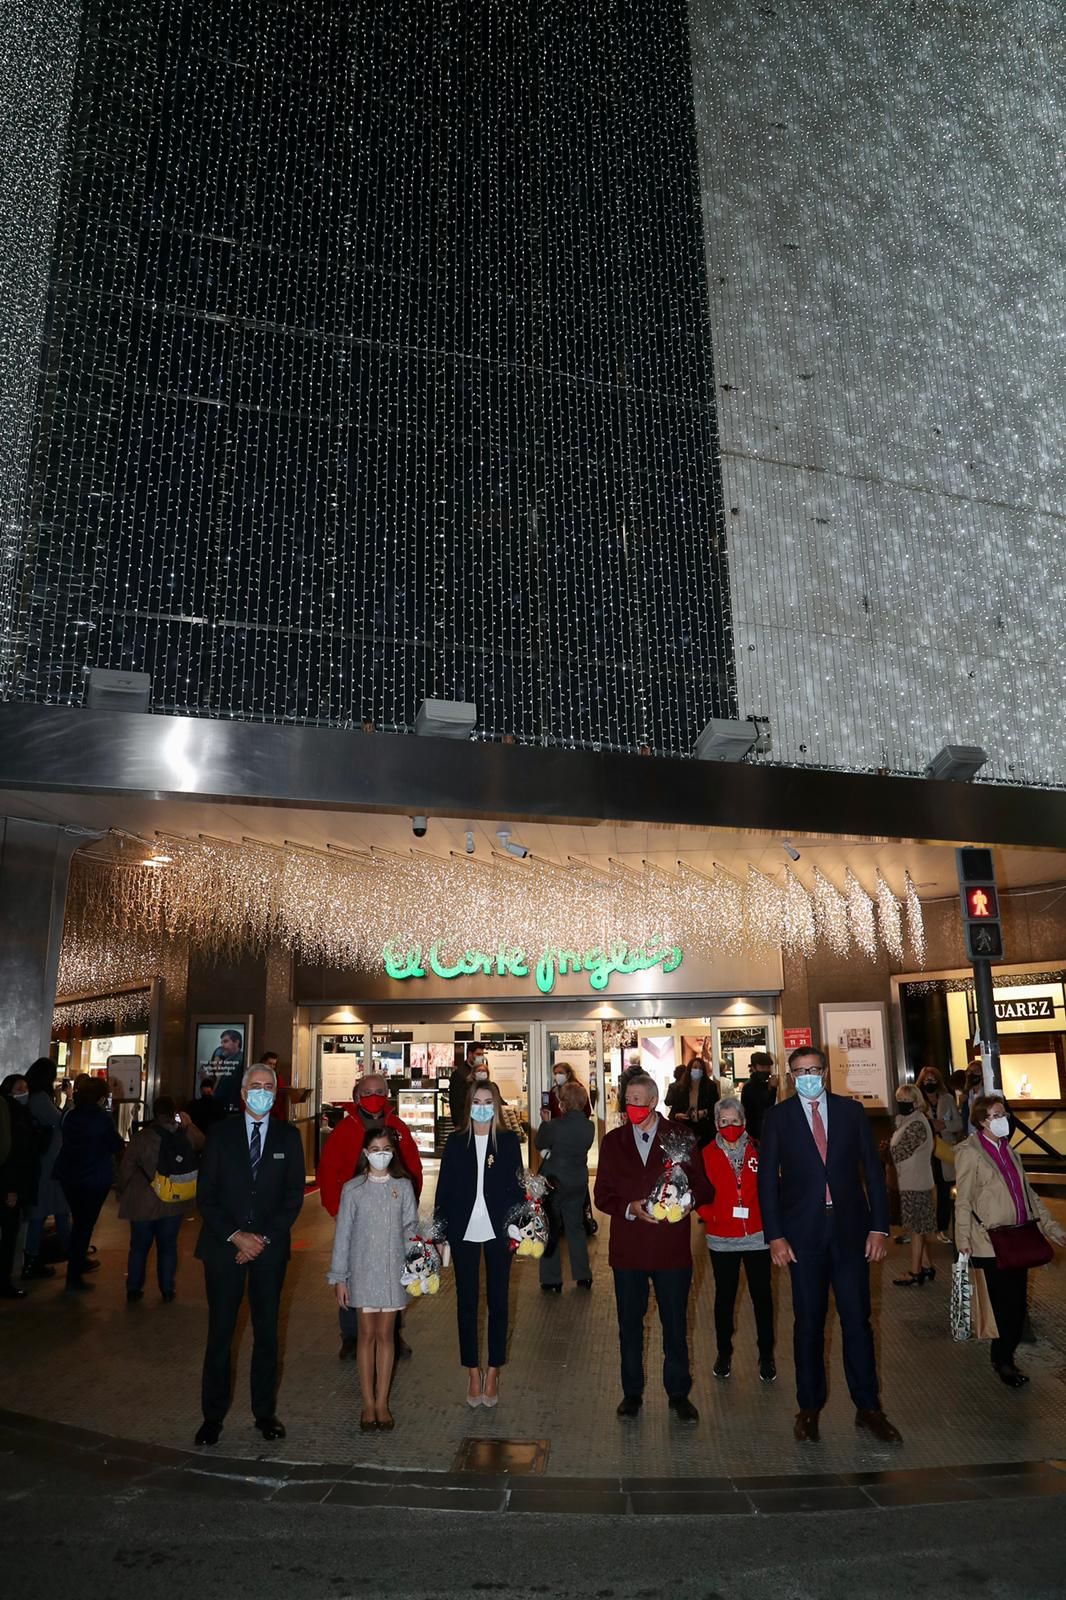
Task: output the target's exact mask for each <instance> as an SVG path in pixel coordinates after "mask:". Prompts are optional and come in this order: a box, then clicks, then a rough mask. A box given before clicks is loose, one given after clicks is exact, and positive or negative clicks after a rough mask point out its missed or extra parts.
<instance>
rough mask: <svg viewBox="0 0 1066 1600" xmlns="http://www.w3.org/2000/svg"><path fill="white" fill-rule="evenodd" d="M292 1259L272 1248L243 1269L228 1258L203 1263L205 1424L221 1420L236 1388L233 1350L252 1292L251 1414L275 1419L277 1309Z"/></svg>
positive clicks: (250, 1303) (203, 1387) (202, 1401)
mask: <svg viewBox="0 0 1066 1600" xmlns="http://www.w3.org/2000/svg"><path fill="white" fill-rule="evenodd" d="M287 1266H288V1261H287V1260H286V1259H285V1257H284V1256H282V1255H280V1254H271V1253H270V1251H269V1250H267V1251H264V1253H263V1254H262V1255H261V1256H260V1257H259V1259H258V1260H257V1261H251V1262H248V1263H247V1265H245V1266H243V1267H239V1266H238V1265H237V1263H236V1261H235V1260H228V1259H226V1258H222V1259H218V1260H211V1261H205V1262H204V1285H205V1287H206V1289H207V1350H206V1352H205V1354H204V1371H203V1383H202V1390H201V1405H202V1408H203V1414H204V1419H205V1421H207V1422H221V1421H222V1419H223V1417H224V1416H225V1415H226V1412H227V1411H228V1410H229V1406H230V1398H231V1391H232V1387H233V1363H232V1346H233V1334H234V1330H235V1329H236V1326H237V1315H238V1313H239V1311H240V1309H241V1301H242V1300H243V1299H244V1290H245V1285H247V1288H248V1307H249V1310H250V1311H251V1314H252V1385H251V1387H252V1415H253V1417H256V1418H259V1417H272V1416H273V1415H274V1409H275V1406H276V1403H277V1388H278V1309H279V1307H280V1305H281V1289H282V1285H283V1284H284V1282H285V1269H286V1267H287Z"/></svg>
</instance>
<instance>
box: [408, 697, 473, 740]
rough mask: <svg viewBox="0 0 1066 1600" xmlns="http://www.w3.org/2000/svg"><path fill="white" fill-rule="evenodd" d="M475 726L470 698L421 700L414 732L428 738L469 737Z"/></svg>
mask: <svg viewBox="0 0 1066 1600" xmlns="http://www.w3.org/2000/svg"><path fill="white" fill-rule="evenodd" d="M476 727H477V706H476V705H474V703H473V701H471V700H423V702H422V704H421V705H420V706H419V708H418V715H417V716H416V717H415V732H416V733H418V734H422V735H424V736H425V737H426V738H429V739H469V738H470V735H471V734H472V733H473V731H474V729H475V728H476Z"/></svg>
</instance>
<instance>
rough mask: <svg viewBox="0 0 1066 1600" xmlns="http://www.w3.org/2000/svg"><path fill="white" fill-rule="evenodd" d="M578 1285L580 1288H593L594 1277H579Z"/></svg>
mask: <svg viewBox="0 0 1066 1600" xmlns="http://www.w3.org/2000/svg"><path fill="white" fill-rule="evenodd" d="M577 1286H578V1288H579V1289H591V1288H592V1279H591V1278H579V1279H578V1280H577Z"/></svg>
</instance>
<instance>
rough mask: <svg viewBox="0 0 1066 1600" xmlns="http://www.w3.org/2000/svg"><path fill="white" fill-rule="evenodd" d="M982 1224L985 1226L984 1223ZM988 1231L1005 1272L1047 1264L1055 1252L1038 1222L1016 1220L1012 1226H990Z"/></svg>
mask: <svg viewBox="0 0 1066 1600" xmlns="http://www.w3.org/2000/svg"><path fill="white" fill-rule="evenodd" d="M974 1215H975V1216H976V1215H977V1213H976V1212H975V1213H974ZM977 1220H978V1221H979V1222H980V1220H981V1219H980V1218H979V1217H978V1219H977ZM981 1226H982V1227H984V1223H981ZM987 1232H988V1237H989V1238H990V1239H991V1241H992V1249H993V1250H994V1251H995V1255H996V1266H997V1267H1002V1268H1003V1270H1004V1271H1005V1272H1025V1271H1027V1270H1028V1268H1029V1267H1043V1266H1046V1264H1047V1263H1048V1262H1049V1261H1050V1260H1051V1258H1052V1256H1053V1255H1054V1254H1055V1252H1054V1251H1053V1250H1052V1248H1051V1245H1050V1244H1049V1243H1048V1241H1047V1240H1046V1239H1045V1238H1044V1235H1043V1234H1042V1233H1041V1232H1040V1227H1039V1224H1038V1223H1036V1222H1016V1223H1014V1224H1013V1225H1012V1226H1010V1227H1004V1228H989V1229H988V1230H987Z"/></svg>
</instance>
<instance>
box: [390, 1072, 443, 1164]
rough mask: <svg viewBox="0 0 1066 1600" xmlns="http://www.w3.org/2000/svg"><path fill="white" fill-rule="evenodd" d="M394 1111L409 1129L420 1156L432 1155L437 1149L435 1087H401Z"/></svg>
mask: <svg viewBox="0 0 1066 1600" xmlns="http://www.w3.org/2000/svg"><path fill="white" fill-rule="evenodd" d="M396 1112H397V1115H398V1116H399V1118H400V1121H401V1122H405V1123H406V1124H407V1126H408V1127H409V1128H410V1130H411V1134H412V1137H413V1138H414V1141H415V1144H416V1145H417V1147H418V1153H419V1155H422V1156H432V1155H435V1154H436V1150H437V1091H436V1090H435V1089H401V1090H400V1092H399V1095H398V1096H397V1103H396Z"/></svg>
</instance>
